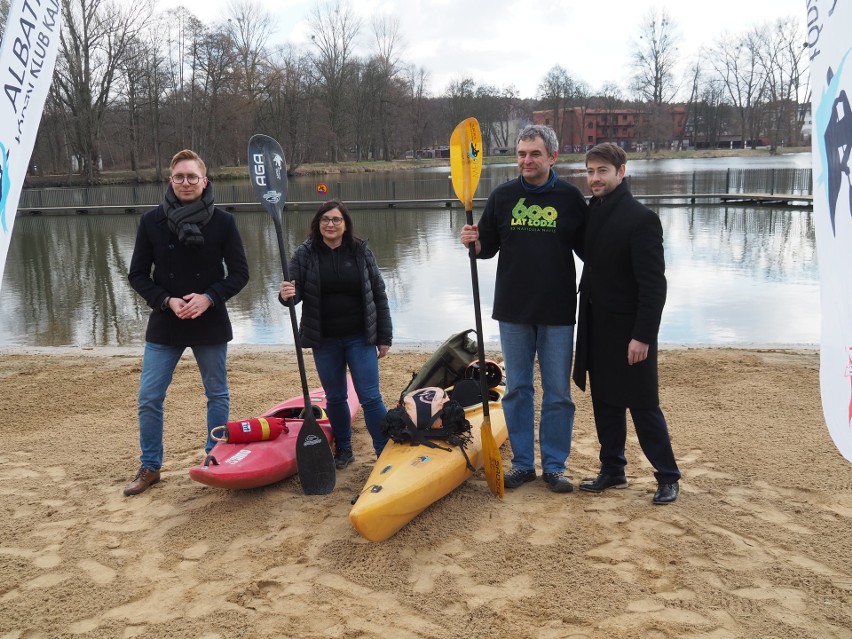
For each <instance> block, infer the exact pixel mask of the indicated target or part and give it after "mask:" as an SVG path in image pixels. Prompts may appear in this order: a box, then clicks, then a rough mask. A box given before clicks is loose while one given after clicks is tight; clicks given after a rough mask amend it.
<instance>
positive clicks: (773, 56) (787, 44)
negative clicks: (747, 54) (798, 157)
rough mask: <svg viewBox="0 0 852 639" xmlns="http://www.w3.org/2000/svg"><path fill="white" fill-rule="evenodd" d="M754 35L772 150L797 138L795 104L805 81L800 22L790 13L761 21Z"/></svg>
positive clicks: (802, 37) (791, 142)
mask: <svg viewBox="0 0 852 639" xmlns="http://www.w3.org/2000/svg"><path fill="white" fill-rule="evenodd" d="M756 36H757V37H759V39H760V47H759V48H758V49H757V58H758V60H759V62H760V66H761V67H762V69H763V74H764V77H765V78H766V99H767V100H768V105H767V107H768V108H767V126H768V128H767V133H768V134H769V141H770V150H771V152H772V153H775V152H776V151H777V148H778V145H779V143H780V144H782V145H783V144H785V143H786V144H795V143H796V142H798V138H799V134H798V132H797V131H796V125H797V123H798V112H799V108H798V107H799V100H800V93H801V90H802V87H803V86H804V84H805V81H804V77H803V76H804V72H803V61H804V58H805V47H803V46H802V42H804V41H805V36H804V33H803V32H802V27H801V22H800V21H799V20H797V19H795V18H793V17H787V18H779V19H778V20H776V21H775V22H774V23H772V24H771V25H765V26H764V27H762V28H760V29H759V30H757V31H756Z"/></svg>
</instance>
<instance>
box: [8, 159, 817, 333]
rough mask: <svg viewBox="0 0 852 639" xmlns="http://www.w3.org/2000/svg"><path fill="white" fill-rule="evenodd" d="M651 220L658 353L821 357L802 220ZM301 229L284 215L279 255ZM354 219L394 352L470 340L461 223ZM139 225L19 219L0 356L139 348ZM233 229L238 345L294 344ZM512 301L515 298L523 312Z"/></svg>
mask: <svg viewBox="0 0 852 639" xmlns="http://www.w3.org/2000/svg"><path fill="white" fill-rule="evenodd" d="M726 161H727V162H730V159H726ZM635 164H638V162H636V163H631V165H635ZM657 210H658V212H659V214H660V217H661V220H662V223H663V228H664V234H665V247H666V263H667V276H668V281H669V293H668V302H667V304H666V309H665V311H664V313H663V323H662V327H661V334H660V341H661V342H662V343H664V344H684V345H706V344H710V345H732V346H733V345H756V344H760V345H764V344H766V345H791V344H809V345H813V344H816V343H818V341H819V275H818V271H817V259H816V240H815V234H814V223H813V213H812V212H810V211H808V210H804V209H799V208H792V209H791V208H786V209H771V208H763V207H760V208H758V207H733V206H727V207H725V206H707V205H705V206H660V207H658V209H657ZM475 215H478V212H476V213H475ZM311 217H312V213H311V212H309V211H304V212H285V216H284V221H285V234H286V240H285V242H286V245H287V250H288V255H289V254H290V253H291V252H292V250H293V249H294V248H295V247H296V246H297V245H298V243H299V242H300V241H301V240H302V239H303V238H304V235H305V232H306V229H307V226H308V223H309V221H310V218H311ZM353 217H354V219H355V224H356V230H357V232H358V234H359V235H360V236H361V237H366V238H369V240H370V245H371V247H372V248H373V251H374V252H375V253H376V256H377V258H378V261H379V266H380V268H381V270H382V273H383V275H384V278H385V281H386V284H387V288H388V294H389V297H390V304H391V312H392V316H393V321H394V335H395V343H396V344H400V345H404V344H406V343H408V344H415V343H423V342H440V341H442V340H444V339H445V338H446V337H448V336H449V335H450V334H452V333H454V332H457V331H459V330H463V329H466V328H472V327H473V326H474V311H473V305H472V292H471V282H470V263H469V260H468V257H467V252H466V250H465V249H464V248H463V247H462V246H461V244H460V243H459V241H458V235H459V231H460V228H461V226H462V225H463V224H464V212H463V211H461V210H460V209H446V208H440V209H422V208H418V209H411V210H408V209H380V210H356V211H353ZM137 223H138V216H135V215H103V216H53V217H49V216H39V217H21V218H19V219H18V220H17V221H16V224H15V228H14V232H13V235H12V243H11V246H10V249H9V255H8V260H7V264H6V270H5V276H4V279H3V286H2V289H0V345H7V346H8V345H21V346H66V345H70V346H121V345H139V344H141V343H142V341H143V339H144V332H145V325H146V321H147V316H148V312H149V309H148V308H147V307H146V306H145V304H144V302H143V301H142V300H141V298H139V296H138V295H136V294H135V292H134V291H133V290H132V289H131V288H130V286H129V285H128V283H127V277H126V275H127V268H128V265H129V262H130V256H131V253H132V249H133V242H134V238H135V234H136V227H137ZM238 224H239V227H240V231H241V233H242V235H243V240H244V242H245V245H246V250H247V253H248V255H249V261H250V269H251V281H250V283H249V285H248V286H247V288H246V289H245V290H243V291H242V292H241V293H240V294H239V295H238V296H236V297H235V298H233V299H232V300H231V301H230V302H229V304H228V307H229V309H230V313H231V317H232V321H233V325H234V334H235V340H234V341H235V343H238V344H280V343H292V342H293V337H292V333H291V329H290V323H289V315H288V313H287V309H286V307H283V306H281V305H280V304H279V303H278V301H277V299H276V295H277V287H278V282H279V281H280V279H281V267H280V260H279V256H278V247H277V241H276V238H275V232H274V228H273V225H272V222H271V219H270V218H269V216H268V215H267V214H266V213H263V212H261V211H257V212H250V213H240V214H238ZM478 267H479V278H480V292H481V301H482V312H483V318H484V326H483V332H484V333H485V337H486V339H487V340H489V341H491V340H497V336H498V333H497V326H496V323H495V322H493V321H492V320H491V319H490V315H491V300H492V299H493V290H494V272H495V268H496V258H495V259H493V260H485V261H482V260H480V261H479V262H478ZM522 295H523V291H518V297H519V303H522V299H523V298H522Z"/></svg>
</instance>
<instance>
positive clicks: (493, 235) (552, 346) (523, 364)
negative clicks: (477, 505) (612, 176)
mask: <svg viewBox="0 0 852 639" xmlns="http://www.w3.org/2000/svg"><path fill="white" fill-rule="evenodd" d="M557 151H558V141H557V139H556V134H555V133H554V131H553V130H552V129H551V128H550V127H546V126H541V125H529V126H527V127H526V128H524V129H523V130H522V131H521V133H520V134H519V136H518V142H517V157H518V169H519V171H520V175H519V176H518V178H517V179H514V180H511V181H509V182H506V183H505V184H501V185H500V186H498V187H497V188H496V189H494V191H492V193H491V196H490V197H489V198H488V202H487V203H486V205H485V210H484V211H483V213H482V217H481V218H480V219H479V222H478V223H477V224H475V225H465V226H464V227H463V228H462V232H461V240H462V243H463V244H464V245H465V246H469V245H470V243H471V242H475V249H476V256H477V258H479V259H488V258H491V257H494V256H495V255H497V254H498V252H499V257H498V262H497V280H496V285H495V291H494V312H493V314H492V317H493V318H494V319H495V320H497V321H498V323H499V326H500V343H501V347H502V350H503V357H504V359H505V366H506V381H507V388H506V395H505V397H504V398H503V411H504V414H505V416H506V426H507V427H508V430H509V441H510V443H511V445H512V469H511V470H510V471H509V472H507V473H506V474H505V475H504V478H503V479H504V485H505V486H506V488H517V487H518V486H520V485H521V484H523V483H525V482H528V481H532V480H534V479H535V478H536V472H535V390H534V387H533V366H534V363H535V358H536V354H537V355H538V360H539V370H540V371H541V385H542V394H543V396H542V403H541V417H540V422H539V447H540V452H541V467H542V471H543V479H544V481H545V482H546V483H547V485H548V487H549V488H550V489H551V490H553V491H554V492H571V491H572V490H573V485H572V484H571V482H570V481H569V480H568V479H567V478H566V477H565V474H564V473H565V461H566V460H567V459H568V454H569V453H570V452H571V435H572V432H573V429H574V403H573V401H572V400H571V383H570V382H571V362H572V353H573V340H574V324H575V322H576V311H577V285H576V281H577V275H576V269H575V266H574V255H573V251H577V250H578V249H579V250H581V249H582V246H583V231H584V225H585V218H586V211H587V206H586V200H585V198H584V197H583V194H582V193H581V192H580V190H579V189H578V188H577V187H575V186H573V185H572V184H570V183H568V182H567V181H565V180H561V179H559V177H558V176H557V175H556V171H555V170H554V169H553V164H554V163H555V162H556V156H557Z"/></svg>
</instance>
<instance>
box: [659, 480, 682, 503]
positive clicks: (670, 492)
mask: <svg viewBox="0 0 852 639" xmlns="http://www.w3.org/2000/svg"><path fill="white" fill-rule="evenodd" d="M679 493H680V486H678V483H677V482H674V483H672V484H660V485H659V486H658V487H657V492H655V493H654V503H655V504H671V503H672V502H674V501H676V500H677V496H678V494H679Z"/></svg>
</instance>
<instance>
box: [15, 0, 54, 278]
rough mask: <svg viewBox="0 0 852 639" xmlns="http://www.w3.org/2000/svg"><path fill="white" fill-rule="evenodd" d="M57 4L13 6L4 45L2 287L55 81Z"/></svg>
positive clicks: (34, 1)
mask: <svg viewBox="0 0 852 639" xmlns="http://www.w3.org/2000/svg"><path fill="white" fill-rule="evenodd" d="M61 13H62V12H61V11H60V8H59V0H40V1H39V0H12V2H11V6H10V7H9V16H8V17H7V18H6V28H5V31H4V32H3V43H2V45H0V78H2V82H1V83H2V86H3V93H2V94H0V172H2V173H0V285H2V283H3V270H4V268H5V265H6V254H7V253H8V252H9V241H10V240H11V239H12V227H13V226H14V225H15V216H16V215H17V212H18V200H19V199H20V197H21V187H22V186H23V184H24V177H25V176H26V174H27V165H28V164H29V162H30V156H31V155H32V153H33V145H34V144H35V139H36V133H37V132H38V125H39V121H40V120H41V112H42V110H43V109H44V101H45V99H46V98H47V92H48V90H49V89H50V83H51V81H52V80H53V67H54V64H55V63H56V52H57V50H58V49H59V29H60V26H61V24H62V15H61Z"/></svg>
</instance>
